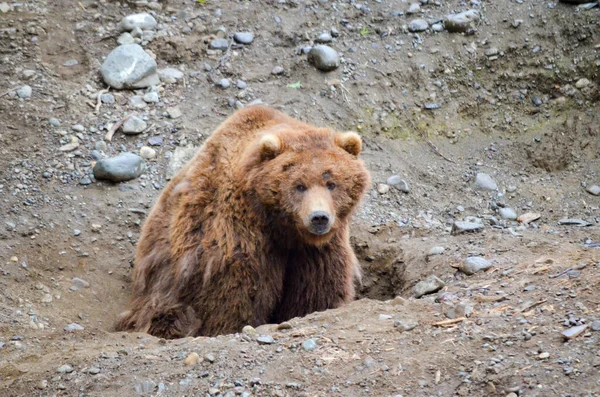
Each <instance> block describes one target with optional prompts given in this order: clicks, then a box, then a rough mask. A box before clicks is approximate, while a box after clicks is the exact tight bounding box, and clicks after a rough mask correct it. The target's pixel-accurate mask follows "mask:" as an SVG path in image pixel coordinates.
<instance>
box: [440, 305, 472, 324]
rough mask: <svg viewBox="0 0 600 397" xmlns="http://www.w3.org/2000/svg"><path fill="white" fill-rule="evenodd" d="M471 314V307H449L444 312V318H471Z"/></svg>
mask: <svg viewBox="0 0 600 397" xmlns="http://www.w3.org/2000/svg"><path fill="white" fill-rule="evenodd" d="M471 314H473V307H472V306H470V305H467V304H465V303H459V304H457V305H454V306H450V307H448V310H446V317H448V318H449V319H451V320H452V319H455V318H460V317H471Z"/></svg>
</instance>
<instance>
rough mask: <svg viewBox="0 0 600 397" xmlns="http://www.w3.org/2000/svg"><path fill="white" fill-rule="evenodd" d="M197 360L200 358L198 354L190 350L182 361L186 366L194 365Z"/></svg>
mask: <svg viewBox="0 0 600 397" xmlns="http://www.w3.org/2000/svg"><path fill="white" fill-rule="evenodd" d="M199 360H200V356H199V355H198V353H196V352H192V353H190V354H189V355H188V356H187V357H186V358H185V361H184V363H185V365H187V366H191V365H195V364H196V363H197V362H198V361H199Z"/></svg>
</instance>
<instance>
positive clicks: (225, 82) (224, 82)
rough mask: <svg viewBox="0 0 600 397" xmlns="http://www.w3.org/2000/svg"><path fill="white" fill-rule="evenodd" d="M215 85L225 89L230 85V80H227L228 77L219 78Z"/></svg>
mask: <svg viewBox="0 0 600 397" xmlns="http://www.w3.org/2000/svg"><path fill="white" fill-rule="evenodd" d="M217 85H218V86H219V87H221V88H223V89H227V88H229V87H231V82H230V81H229V79H221V80H219V82H218V83H217Z"/></svg>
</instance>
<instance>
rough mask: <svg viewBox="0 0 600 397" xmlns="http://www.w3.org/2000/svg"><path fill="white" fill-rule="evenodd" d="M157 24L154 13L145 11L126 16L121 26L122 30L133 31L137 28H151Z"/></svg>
mask: <svg viewBox="0 0 600 397" xmlns="http://www.w3.org/2000/svg"><path fill="white" fill-rule="evenodd" d="M157 24H158V23H157V22H156V19H154V17H153V16H152V15H150V14H148V13H147V12H143V13H140V14H132V15H128V16H126V17H125V18H123V19H122V20H121V23H120V24H119V27H120V29H121V31H127V32H131V31H132V30H133V29H135V28H140V29H143V30H151V29H154V28H156V25H157Z"/></svg>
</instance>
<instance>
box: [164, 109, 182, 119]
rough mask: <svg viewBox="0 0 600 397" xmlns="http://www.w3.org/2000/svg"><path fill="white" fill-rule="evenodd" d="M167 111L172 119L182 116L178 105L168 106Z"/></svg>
mask: <svg viewBox="0 0 600 397" xmlns="http://www.w3.org/2000/svg"><path fill="white" fill-rule="evenodd" d="M167 113H168V114H169V117H170V118H172V119H178V118H180V117H181V116H183V113H182V112H181V110H180V109H179V108H178V107H172V108H168V109H167Z"/></svg>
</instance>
